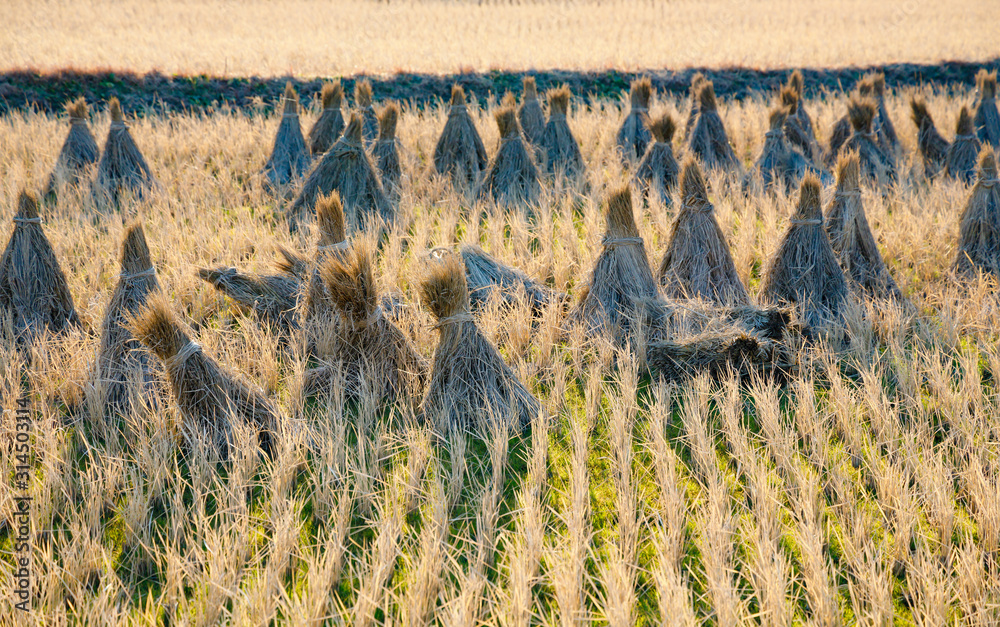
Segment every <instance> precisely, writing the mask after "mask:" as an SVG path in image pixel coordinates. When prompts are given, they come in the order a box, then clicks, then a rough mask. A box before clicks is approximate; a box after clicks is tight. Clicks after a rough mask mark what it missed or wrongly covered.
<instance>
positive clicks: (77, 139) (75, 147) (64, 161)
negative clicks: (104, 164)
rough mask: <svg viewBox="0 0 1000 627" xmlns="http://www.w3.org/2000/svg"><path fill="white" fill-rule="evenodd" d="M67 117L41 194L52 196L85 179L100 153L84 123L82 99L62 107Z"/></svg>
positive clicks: (85, 115)
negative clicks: (66, 125) (61, 138)
mask: <svg viewBox="0 0 1000 627" xmlns="http://www.w3.org/2000/svg"><path fill="white" fill-rule="evenodd" d="M66 113H68V114H69V133H67V134H66V140H65V141H64V142H63V145H62V149H61V150H60V151H59V157H58V158H57V159H56V165H55V167H54V168H52V173H51V174H49V178H48V180H47V181H46V183H45V187H44V189H45V195H46V196H49V195H51V194H55V193H56V190H57V188H59V187H61V186H63V185H77V184H79V183H80V182H81V181H82V180H83V177H84V176H86V173H87V170H88V168H90V166H92V165H93V164H95V163H97V160H98V159H99V158H100V156H101V151H100V149H99V148H98V147H97V141H96V140H94V135H93V133H91V132H90V126H88V124H87V101H86V100H85V99H84V98H83V96H81V97H79V98H77V99H76V100H74V101H72V102H69V103H67V104H66Z"/></svg>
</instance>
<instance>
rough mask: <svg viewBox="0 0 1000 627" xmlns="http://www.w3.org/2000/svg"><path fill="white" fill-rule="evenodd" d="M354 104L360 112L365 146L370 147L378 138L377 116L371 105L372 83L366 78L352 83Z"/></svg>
mask: <svg viewBox="0 0 1000 627" xmlns="http://www.w3.org/2000/svg"><path fill="white" fill-rule="evenodd" d="M354 104H355V105H357V107H358V111H359V112H360V114H361V135H362V137H363V138H364V141H365V148H371V146H372V144H374V143H375V140H376V139H377V138H378V116H377V115H376V114H375V107H374V106H373V105H372V84H371V81H369V80H368V79H367V78H365V79H362V80H360V81H358V82H357V83H355V84H354Z"/></svg>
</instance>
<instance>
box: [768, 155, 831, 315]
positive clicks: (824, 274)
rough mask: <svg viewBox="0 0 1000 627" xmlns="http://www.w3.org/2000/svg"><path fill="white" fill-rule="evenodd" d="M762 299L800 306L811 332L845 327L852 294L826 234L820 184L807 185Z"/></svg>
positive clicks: (805, 181)
mask: <svg viewBox="0 0 1000 627" xmlns="http://www.w3.org/2000/svg"><path fill="white" fill-rule="evenodd" d="M761 294H762V297H763V298H764V299H766V300H768V301H770V302H772V303H775V304H787V305H793V306H795V307H796V308H797V309H798V310H799V313H800V318H802V319H803V320H805V322H806V323H807V324H808V325H809V326H810V327H821V326H825V325H829V324H840V323H841V322H842V316H843V313H844V308H845V306H846V305H847V303H848V299H849V297H850V288H849V287H848V284H847V279H846V278H845V277H844V272H843V270H841V269H840V265H839V264H838V263H837V257H836V255H835V254H834V252H833V248H832V247H831V246H830V240H829V238H828V237H827V235H826V231H825V230H824V229H823V213H822V211H821V209H820V184H819V180H818V179H817V178H816V177H815V176H813V175H811V174H809V175H806V177H805V178H804V179H803V180H802V186H801V189H800V196H799V204H798V207H797V208H796V210H795V214H794V215H793V216H792V220H791V224H790V225H789V227H788V230H787V231H786V232H785V234H784V236H782V238H781V243H780V244H779V245H778V250H777V252H776V253H775V255H774V258H773V259H772V260H771V264H770V267H769V268H768V269H767V272H766V273H765V275H764V281H763V288H762V290H761Z"/></svg>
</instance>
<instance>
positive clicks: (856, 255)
mask: <svg viewBox="0 0 1000 627" xmlns="http://www.w3.org/2000/svg"><path fill="white" fill-rule="evenodd" d="M825 226H826V233H827V235H828V236H829V238H830V245H831V247H832V248H833V251H834V252H835V253H836V254H837V258H838V259H839V260H840V267H841V268H843V270H844V273H845V274H846V275H847V276H849V277H850V278H851V279H852V280H853V281H854V283H855V285H857V286H859V287H860V288H861V289H862V290H864V292H865V293H866V294H867V295H868V296H869V297H870V298H872V299H876V300H885V299H892V300H896V301H902V300H903V293H902V292H901V291H900V290H899V286H898V285H896V281H895V280H894V279H893V278H892V275H891V274H889V269H888V268H887V267H886V265H885V260H884V259H883V258H882V253H880V252H879V250H878V245H877V244H876V243H875V236H874V235H872V230H871V227H869V226H868V217H867V216H866V215H865V208H864V206H863V205H862V204H861V167H860V164H859V160H858V155H857V153H854V152H846V153H843V154H842V155H841V156H840V161H839V162H838V163H837V191H836V192H835V193H834V196H833V200H831V201H830V204H829V205H828V206H827V209H826V222H825Z"/></svg>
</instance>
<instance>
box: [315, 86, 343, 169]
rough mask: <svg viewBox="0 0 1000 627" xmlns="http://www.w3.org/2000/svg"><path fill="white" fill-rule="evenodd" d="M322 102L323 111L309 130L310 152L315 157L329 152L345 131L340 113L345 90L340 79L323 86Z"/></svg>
mask: <svg viewBox="0 0 1000 627" xmlns="http://www.w3.org/2000/svg"><path fill="white" fill-rule="evenodd" d="M320 100H321V101H322V103H323V111H322V113H320V116H319V118H317V119H316V123H315V124H313V126H312V128H311V129H309V152H311V153H312V155H313V156H314V157H316V156H319V155H322V154H323V153H325V152H326V151H327V150H329V149H330V146H332V145H333V142H335V141H337V138H338V137H340V134H341V133H342V132H343V131H344V114H343V113H341V111H340V108H341V106H343V104H344V88H343V87H342V86H341V85H340V79H337V80H335V81H333V82H332V83H324V84H323V89H322V90H321V91H320Z"/></svg>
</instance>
